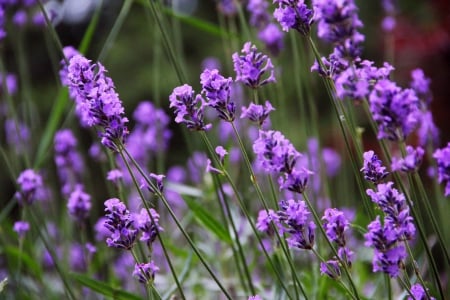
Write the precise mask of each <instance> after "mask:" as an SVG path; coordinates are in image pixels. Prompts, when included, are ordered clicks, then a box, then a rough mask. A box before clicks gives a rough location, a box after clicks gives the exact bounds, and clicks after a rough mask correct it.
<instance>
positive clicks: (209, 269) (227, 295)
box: [123, 148, 232, 300]
mask: <svg viewBox="0 0 450 300" xmlns="http://www.w3.org/2000/svg"><path fill="white" fill-rule="evenodd" d="M123 151H124V152H125V154H126V156H127V157H128V158H129V159H130V160H131V162H132V163H133V164H134V165H135V166H136V168H137V169H138V171H139V173H140V174H141V175H142V177H143V178H144V180H145V182H146V183H147V184H148V185H149V186H151V187H152V188H153V189H154V190H155V191H156V192H157V193H156V196H157V197H158V198H159V199H161V201H162V202H163V204H164V206H165V207H166V209H167V211H168V212H169V214H170V216H171V217H172V219H173V220H174V221H175V224H176V225H177V227H178V229H179V230H180V231H181V233H182V234H183V236H184V237H185V239H186V241H187V242H188V244H189V246H190V247H191V248H192V250H193V251H194V252H195V254H196V255H197V257H198V258H199V260H200V262H201V263H202V264H203V266H204V267H205V269H206V270H207V271H208V273H209V274H210V275H211V277H212V278H213V280H214V281H215V282H216V283H217V285H218V286H219V288H220V290H221V291H222V292H223V293H224V295H225V297H226V298H227V299H230V300H231V299H232V298H231V296H230V294H229V293H228V292H227V291H226V289H225V287H224V286H223V285H222V283H220V281H219V279H218V278H217V276H216V275H215V274H214V272H213V271H212V270H211V268H210V267H209V265H208V264H207V263H206V261H205V259H204V258H203V256H202V255H201V253H200V251H199V250H198V248H197V247H196V246H195V244H194V242H193V241H192V239H191V237H190V236H189V235H188V234H187V232H186V231H185V230H184V228H183V226H182V225H181V223H180V221H179V220H178V218H177V216H176V215H175V213H174V212H173V210H172V208H171V207H170V204H169V202H168V201H167V199H166V198H165V196H164V194H162V193H160V192H159V191H158V189H157V187H156V186H154V184H153V182H152V181H151V180H150V179H149V178H148V176H147V174H145V172H144V170H142V168H141V167H140V165H139V164H138V163H137V162H136V161H135V160H134V158H133V157H132V156H131V154H130V153H129V152H128V151H127V149H126V148H123Z"/></svg>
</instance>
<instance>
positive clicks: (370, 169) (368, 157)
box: [360, 150, 389, 183]
mask: <svg viewBox="0 0 450 300" xmlns="http://www.w3.org/2000/svg"><path fill="white" fill-rule="evenodd" d="M363 158H364V166H363V167H362V168H361V170H360V171H361V172H362V173H363V174H364V179H365V180H368V181H371V182H373V183H378V182H380V181H381V180H383V179H384V178H386V176H387V175H388V174H389V172H387V171H386V167H384V166H383V163H382V161H381V160H380V159H378V156H377V155H376V154H375V152H373V151H372V150H370V151H367V152H364V154H363Z"/></svg>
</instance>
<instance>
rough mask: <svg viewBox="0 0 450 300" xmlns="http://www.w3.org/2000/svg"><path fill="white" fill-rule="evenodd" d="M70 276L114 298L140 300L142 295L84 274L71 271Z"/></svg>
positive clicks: (115, 299)
mask: <svg viewBox="0 0 450 300" xmlns="http://www.w3.org/2000/svg"><path fill="white" fill-rule="evenodd" d="M70 277H72V278H73V279H74V280H76V281H78V282H79V283H80V284H81V285H83V286H85V287H88V288H90V289H91V290H93V291H95V292H97V293H99V294H102V295H104V296H107V297H112V298H113V299H114V300H140V299H142V298H141V297H140V296H137V295H134V294H131V293H129V292H126V291H123V290H122V289H121V288H115V287H112V286H110V285H108V284H107V283H105V282H102V281H99V280H95V279H92V278H90V277H88V276H86V275H84V274H79V273H71V274H70Z"/></svg>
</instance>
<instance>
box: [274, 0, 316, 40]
mask: <svg viewBox="0 0 450 300" xmlns="http://www.w3.org/2000/svg"><path fill="white" fill-rule="evenodd" d="M273 3H277V4H278V8H277V9H275V11H274V13H273V16H274V17H275V19H276V20H277V21H278V22H279V23H280V25H281V28H282V29H283V31H289V30H290V29H294V30H297V31H298V32H300V33H301V34H302V35H305V36H306V35H308V34H309V31H310V30H311V25H312V23H313V13H314V12H313V11H312V10H311V9H309V8H308V7H307V6H306V4H305V3H304V1H303V0H274V1H273Z"/></svg>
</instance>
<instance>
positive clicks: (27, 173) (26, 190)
mask: <svg viewBox="0 0 450 300" xmlns="http://www.w3.org/2000/svg"><path fill="white" fill-rule="evenodd" d="M16 183H17V185H18V187H19V190H18V191H17V192H16V194H15V196H16V198H17V201H18V202H19V203H20V204H21V205H31V204H32V203H33V202H34V201H35V200H36V195H37V193H38V192H39V190H41V189H42V188H43V187H44V184H43V180H42V177H41V175H39V174H38V173H37V172H36V171H34V170H32V169H26V170H24V171H22V173H20V175H19V177H18V178H17V181H16Z"/></svg>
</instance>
